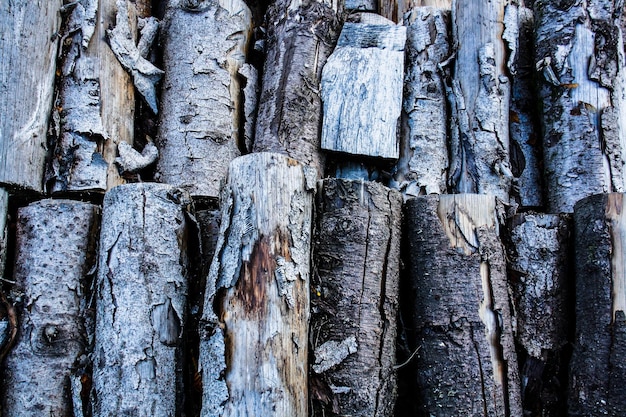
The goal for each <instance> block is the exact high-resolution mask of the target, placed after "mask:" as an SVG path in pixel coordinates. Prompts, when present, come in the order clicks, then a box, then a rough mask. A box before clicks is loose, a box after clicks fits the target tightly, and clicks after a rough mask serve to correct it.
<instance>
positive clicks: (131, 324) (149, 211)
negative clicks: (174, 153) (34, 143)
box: [93, 183, 190, 417]
mask: <svg viewBox="0 0 626 417" xmlns="http://www.w3.org/2000/svg"><path fill="white" fill-rule="evenodd" d="M189 203H190V200H189V197H188V195H187V194H186V193H185V192H184V191H182V190H179V189H176V188H174V187H171V186H169V185H162V184H141V183H138V184H127V185H122V186H118V187H116V188H114V189H112V190H111V191H109V192H108V193H107V194H106V195H105V198H104V207H103V217H102V233H101V235H100V255H99V263H98V265H99V266H98V277H97V286H96V288H97V297H96V340H95V348H94V364H93V368H94V375H93V385H94V394H95V401H94V416H114V415H133V416H146V417H147V416H175V415H179V413H180V399H179V398H177V396H179V395H180V393H181V392H182V387H181V383H180V379H179V378H180V369H181V368H182V365H181V361H180V347H181V346H180V344H181V343H180V342H181V333H182V329H183V327H184V325H185V309H186V297H187V277H186V274H187V271H188V268H189V266H188V262H187V254H186V251H187V249H186V240H187V232H188V224H187V220H186V216H185V214H186V210H187V206H188V204H189Z"/></svg>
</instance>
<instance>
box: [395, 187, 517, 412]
mask: <svg viewBox="0 0 626 417" xmlns="http://www.w3.org/2000/svg"><path fill="white" fill-rule="evenodd" d="M502 212H503V207H502V205H501V203H500V202H498V200H497V199H496V198H495V197H494V196H488V195H476V194H461V195H441V196H438V195H431V196H424V197H416V198H414V199H411V200H409V201H407V202H406V212H405V218H406V224H407V244H408V247H407V263H408V280H409V283H408V286H407V287H408V288H409V289H408V291H409V297H408V298H409V299H410V300H411V305H412V306H413V309H412V311H411V312H410V314H409V316H410V317H407V318H406V319H405V326H406V329H407V333H408V336H409V337H410V339H412V343H413V344H414V346H413V348H414V349H419V350H418V352H417V354H416V359H415V361H416V367H417V375H415V378H416V381H417V392H415V395H414V398H415V401H416V402H417V403H418V405H419V407H420V408H421V412H422V413H424V415H432V416H442V417H443V416H453V415H454V416H481V417H484V416H511V417H514V416H521V415H522V406H521V398H520V385H519V374H518V368H517V356H516V352H515V343H514V340H513V324H512V319H511V312H510V307H509V306H510V301H511V300H510V299H509V294H508V288H507V280H506V265H505V256H504V250H503V247H502V244H501V242H500V237H499V232H498V229H499V219H498V218H499V216H500V215H501V214H502ZM407 322H408V323H407ZM411 329H413V330H414V333H412V330H411Z"/></svg>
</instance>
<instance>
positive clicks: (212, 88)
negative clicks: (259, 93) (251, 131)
mask: <svg viewBox="0 0 626 417" xmlns="http://www.w3.org/2000/svg"><path fill="white" fill-rule="evenodd" d="M251 19H252V15H251V12H250V9H248V6H246V4H245V3H244V2H243V0H232V1H230V0H229V1H226V0H221V1H218V0H201V1H195V0H170V1H169V2H168V4H167V9H166V12H165V23H164V30H163V32H162V34H161V36H162V37H163V62H164V66H165V78H164V81H163V90H162V95H161V102H162V105H161V107H162V109H161V114H160V117H159V126H160V128H159V134H158V137H157V145H158V147H159V151H160V154H161V156H160V159H159V162H158V165H157V174H156V175H157V178H158V179H159V180H160V181H161V182H164V183H168V184H172V185H174V186H176V187H180V188H183V189H185V190H187V191H189V193H190V194H191V195H192V197H218V196H219V191H220V182H221V181H222V180H223V179H224V177H225V176H226V172H227V170H228V164H229V163H230V161H232V160H233V159H234V158H236V157H237V156H239V155H240V151H239V146H240V143H239V140H240V139H241V140H243V135H242V133H243V126H240V118H241V117H242V112H243V111H244V103H243V93H242V88H243V85H242V83H241V79H240V78H241V76H240V75H239V73H238V71H239V69H240V68H241V67H242V65H243V64H244V63H245V61H246V53H247V48H248V40H249V37H250V31H251V30H252V20H251ZM242 120H243V119H242Z"/></svg>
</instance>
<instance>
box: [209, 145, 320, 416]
mask: <svg viewBox="0 0 626 417" xmlns="http://www.w3.org/2000/svg"><path fill="white" fill-rule="evenodd" d="M314 179H315V174H314V173H312V172H311V171H307V170H304V169H303V166H302V165H301V164H300V163H298V162H297V161H295V160H293V159H291V158H288V157H286V156H284V155H281V154H273V153H255V154H250V155H247V156H243V157H240V158H237V159H236V160H234V161H233V162H232V163H231V165H230V168H229V172H228V182H227V184H226V187H225V188H224V191H223V195H222V219H221V229H220V236H219V239H218V242H217V248H216V253H215V257H214V259H213V263H212V264H211V270H210V273H209V277H208V279H207V292H206V295H205V303H204V311H203V319H202V324H201V330H200V337H201V345H200V367H201V369H202V372H203V374H202V380H203V389H204V398H203V407H202V415H203V416H225V417H226V416H253V415H254V416H258V415H272V416H277V417H279V416H285V417H286V416H290V417H291V416H306V415H307V412H308V402H307V394H306V393H307V366H306V364H307V357H308V347H307V342H308V325H309V320H308V319H309V270H310V245H311V218H312V205H313V201H312V199H313V188H314ZM251 370H253V371H251Z"/></svg>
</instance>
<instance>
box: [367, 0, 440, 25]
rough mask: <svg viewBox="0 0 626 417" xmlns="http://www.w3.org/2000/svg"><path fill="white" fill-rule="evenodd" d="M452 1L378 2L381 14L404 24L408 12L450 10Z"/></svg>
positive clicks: (400, 0) (412, 0)
mask: <svg viewBox="0 0 626 417" xmlns="http://www.w3.org/2000/svg"><path fill="white" fill-rule="evenodd" d="M451 3H452V0H378V10H379V14H380V15H382V16H383V17H385V18H387V19H389V20H391V21H393V22H395V23H399V22H402V19H403V17H404V16H405V14H406V13H407V12H409V11H410V10H412V9H414V8H416V7H423V6H427V7H435V8H438V9H444V10H450V7H451Z"/></svg>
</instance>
